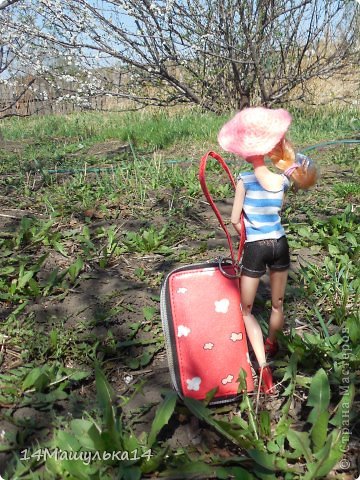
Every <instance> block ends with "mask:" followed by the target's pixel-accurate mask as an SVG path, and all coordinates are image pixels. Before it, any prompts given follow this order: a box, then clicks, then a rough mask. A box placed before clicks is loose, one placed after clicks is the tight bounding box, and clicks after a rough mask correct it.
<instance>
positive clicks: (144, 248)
mask: <svg viewBox="0 0 360 480" xmlns="http://www.w3.org/2000/svg"><path fill="white" fill-rule="evenodd" d="M293 115H294V123H293V128H292V131H291V137H292V139H293V140H295V141H296V143H297V144H301V145H309V144H312V143H320V142H322V141H326V140H332V139H334V138H345V137H348V138H350V137H351V136H352V134H353V128H354V121H353V118H354V115H355V112H354V110H351V109H342V110H340V109H337V110H333V109H328V110H326V109H321V110H320V109H317V110H310V109H308V110H296V111H293ZM223 121H224V118H218V117H214V116H210V115H208V114H206V115H204V114H200V113H199V112H196V111H191V112H187V113H186V114H184V113H179V112H177V113H173V114H171V115H169V114H166V112H159V113H151V114H150V113H148V114H147V113H140V114H137V115H135V114H131V115H130V114H129V115H115V114H113V115H112V114H82V115H74V116H68V117H38V118H35V117H34V118H29V119H9V120H7V121H6V122H3V124H2V125H1V130H2V133H3V135H4V137H5V138H6V140H8V141H12V142H20V143H21V142H22V143H23V144H24V145H23V146H24V148H23V149H22V150H21V151H20V150H19V151H16V149H17V147H18V144H17V143H16V145H15V144H9V145H5V147H4V148H3V149H0V158H1V163H2V175H1V176H0V189H1V192H0V194H1V198H2V203H3V212H4V213H3V215H4V216H3V217H0V220H1V221H2V222H3V225H2V229H1V233H0V246H1V250H0V302H1V303H0V307H1V311H0V314H1V317H0V318H1V320H0V369H1V370H0V475H2V476H4V478H6V479H8V478H19V479H20V478H21V479H32V480H34V479H44V480H48V479H49V480H50V479H54V478H56V479H57V478H59V479H63V478H73V479H88V478H94V479H96V478H101V479H111V478H123V479H125V480H126V479H130V478H131V479H140V478H152V477H154V476H156V475H161V476H163V477H164V478H169V479H171V478H174V479H175V478H180V477H181V478H194V475H196V478H244V479H247V478H249V479H252V478H254V479H265V478H278V477H279V478H286V479H287V480H298V479H300V478H301V479H303V478H305V479H313V478H314V479H315V478H325V477H326V475H327V473H328V472H329V471H331V470H332V471H333V473H334V475H335V474H336V475H337V477H336V478H344V479H345V478H346V477H345V475H347V473H351V474H354V475H355V474H356V472H355V470H354V469H351V467H350V466H348V467H344V468H342V467H341V466H339V462H340V459H343V461H344V462H345V463H342V464H341V465H343V466H344V465H347V463H346V462H347V461H348V460H349V459H351V455H352V454H353V451H352V450H351V449H352V448H353V447H352V446H351V445H349V444H348V441H349V435H348V434H347V430H346V428H349V430H351V431H352V435H353V443H352V445H354V444H356V445H358V443H359V436H360V434H359V424H358V420H357V416H358V412H357V410H356V408H357V404H354V405H353V406H352V404H353V397H354V388H355V386H358V377H357V375H356V373H357V371H358V369H359V364H360V363H359V358H360V351H359V331H360V325H359V311H358V304H359V291H360V282H359V217H358V213H357V211H356V208H355V205H356V204H357V203H358V199H359V188H358V187H357V186H358V184H359V182H358V175H359V171H358V170H357V169H356V168H353V166H354V164H355V162H356V159H357V158H358V154H359V147H358V146H356V144H354V145H346V146H343V145H340V144H338V145H333V146H332V147H330V148H327V149H318V150H314V151H313V152H312V156H313V157H314V158H315V159H316V160H317V162H318V164H319V165H320V168H321V171H322V175H321V177H320V181H319V184H318V185H317V186H316V187H315V188H314V189H313V190H311V191H310V192H299V193H297V194H295V193H294V192H290V193H289V195H288V198H287V200H286V204H285V207H284V214H283V223H284V224H285V228H286V230H287V235H288V238H289V243H290V246H291V251H292V254H293V255H294V258H293V260H295V258H297V259H298V263H295V265H297V268H295V269H294V270H293V271H292V272H291V275H290V279H289V285H288V291H287V302H286V315H287V318H288V324H287V328H286V332H285V333H286V334H285V335H283V336H281V337H280V339H279V340H280V342H281V345H282V350H281V354H280V355H278V356H277V358H276V359H275V361H274V363H273V369H274V375H275V378H276V380H277V381H278V382H279V389H280V396H279V397H278V398H277V399H273V400H271V399H265V400H264V399H262V400H261V401H260V404H258V405H257V404H256V400H255V399H254V397H253V396H251V395H247V394H245V395H243V397H242V400H241V401H240V402H239V403H237V404H234V405H229V406H225V407H218V408H212V409H210V408H209V407H208V406H207V405H206V403H201V402H195V401H191V400H189V399H186V400H185V401H184V402H180V401H179V400H178V399H177V398H176V395H175V394H174V393H173V392H172V391H171V390H169V389H168V388H167V389H165V390H164V391H163V390H162V386H161V385H162V384H161V381H162V380H163V379H164V378H165V377H166V374H164V372H162V371H161V370H160V372H159V373H158V375H159V376H158V377H156V378H157V381H156V382H155V387H152V390H151V388H150V386H151V385H152V384H153V383H154V382H152V379H153V375H156V373H157V368H158V366H157V365H158V361H159V359H161V357H162V356H163V354H164V339H163V335H162V327H161V320H160V315H159V289H160V286H161V282H162V280H163V278H164V275H166V273H167V272H169V270H171V269H172V268H173V267H174V266H176V265H178V264H183V263H193V262H198V261H205V260H209V259H211V258H213V257H214V256H216V255H218V254H219V253H222V254H223V253H224V252H223V251H221V250H222V247H218V246H216V245H217V244H216V240H217V238H216V237H217V235H216V232H217V223H216V219H215V217H210V220H209V219H208V217H207V213H208V212H209V211H208V208H207V207H206V206H204V203H203V197H202V194H201V190H200V186H199V182H198V178H197V168H198V161H199V158H200V157H201V155H202V154H203V153H204V152H205V151H206V150H207V149H209V148H214V149H216V150H219V149H218V148H217V147H216V133H217V131H218V129H219V126H220V125H221V124H222V123H223ZM107 139H119V140H121V141H124V142H128V141H129V139H130V140H131V149H128V150H126V151H124V152H122V153H118V154H116V155H115V156H113V157H112V158H111V163H112V164H113V165H114V167H116V168H113V169H110V170H101V171H97V172H91V171H89V170H88V168H89V166H91V165H102V166H104V165H108V164H109V160H108V159H107V158H106V157H105V156H104V157H101V156H98V157H94V158H89V157H88V155H87V153H86V151H87V147H89V146H90V145H93V144H96V143H97V142H100V141H105V140H107ZM15 147H16V148H15ZM74 153H76V155H75V156H74ZM226 157H227V159H228V160H230V161H233V160H234V158H233V157H232V156H229V155H226ZM174 159H175V160H181V162H175V163H172V162H171V161H172V160H174ZM54 166H57V167H68V166H71V167H74V168H79V169H80V170H79V171H75V172H73V173H72V174H71V175H67V174H62V175H52V174H50V173H49V172H47V169H48V168H53V167H54ZM85 166H86V168H84V167H85ZM238 166H239V167H241V168H244V169H245V168H246V165H239V164H238V163H237V165H236V166H235V165H233V164H232V163H231V167H232V169H233V170H234V171H235V170H236V169H237V168H238ZM208 182H209V184H210V185H211V190H212V193H213V195H214V196H215V198H217V199H218V200H221V199H224V198H226V199H228V200H229V199H230V198H231V196H232V191H231V189H230V188H229V187H228V186H227V181H226V179H225V176H222V175H221V174H220V171H219V169H218V168H217V167H216V166H214V165H209V172H208ZM212 244H215V247H213V246H212ZM270 308H271V306H270V304H269V300H268V299H267V298H263V299H262V303H261V306H259V305H257V309H258V310H259V318H260V317H261V319H262V320H263V323H266V318H267V316H268V315H267V314H268V313H269V311H270ZM260 310H261V311H260ZM149 388H150V390H147V389H149ZM149 392H150V393H149ZM143 393H144V394H145V396H144V395H143ZM139 398H140V401H139ZM352 409H354V412H353V413H350V410H352ZM279 414H280V415H279ZM149 415H150V417H149ZM196 419H197V420H196ZM196 421H198V422H200V426H201V430H202V431H203V432H206V434H207V437H206V438H207V440H206V441H204V442H200V444H193V443H192V442H188V443H180V445H178V446H177V447H174V446H170V444H169V439H171V437H172V435H175V436H176V432H178V431H181V428H184V426H185V427H186V428H187V426H189V428H190V427H191V426H192V427H191V428H193V426H194V424H196ZM346 422H348V423H346ZM347 425H349V427H347ZM344 426H345V427H346V428H345V427H344ZM179 438H181V436H180V437H179ZM40 447H44V448H45V447H46V448H48V449H49V450H48V452H56V451H57V452H58V453H59V452H72V455H73V457H72V460H68V459H67V458H66V455H65V454H64V455H63V457H62V458H60V457H58V458H55V454H54V453H53V454H52V456H51V455H50V454H49V455H47V457H45V456H44V450H39V448H40ZM56 449H57V450H56ZM95 451H97V452H100V453H101V458H100V457H99V456H98V457H94V458H92V461H90V459H89V457H87V458H85V457H84V455H86V454H89V452H92V453H94V452H95ZM120 451H121V452H124V453H123V458H119V457H118V456H117V455H118V454H117V452H120ZM100 453H99V454H98V455H100ZM2 461H3V463H4V462H5V464H4V465H6V471H5V467H2V464H1V462H2Z"/></svg>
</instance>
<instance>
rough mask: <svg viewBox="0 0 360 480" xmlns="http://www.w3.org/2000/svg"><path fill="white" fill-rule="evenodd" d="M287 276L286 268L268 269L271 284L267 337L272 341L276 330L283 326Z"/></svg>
mask: <svg viewBox="0 0 360 480" xmlns="http://www.w3.org/2000/svg"><path fill="white" fill-rule="evenodd" d="M287 278H288V270H285V271H282V272H279V271H276V270H270V285H271V303H272V308H271V316H270V322H269V339H270V340H271V341H274V340H275V338H276V332H278V331H280V330H282V328H283V326H284V311H283V306H284V295H285V288H286V283H287Z"/></svg>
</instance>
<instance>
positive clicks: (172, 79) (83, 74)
mask: <svg viewBox="0 0 360 480" xmlns="http://www.w3.org/2000/svg"><path fill="white" fill-rule="evenodd" d="M358 13H359V6H358V5H357V3H356V2H354V1H350V0H348V1H345V0H342V1H341V0H277V1H275V0H223V1H221V2H218V1H216V0H171V1H170V0H157V1H149V0H127V1H123V0H103V1H100V0H91V1H86V0H63V1H59V0H39V1H35V0H23V1H22V0H18V1H3V2H0V21H1V24H2V30H1V33H0V52H1V53H0V55H1V56H0V78H2V80H0V82H1V81H2V82H8V81H9V79H10V78H11V79H12V80H13V81H19V79H20V78H21V79H24V78H26V76H27V75H33V76H40V77H41V78H43V79H44V81H46V82H48V84H49V86H50V87H51V89H52V95H53V96H55V97H56V98H58V99H62V100H65V99H67V100H69V99H70V100H71V101H77V102H83V104H84V105H90V103H91V102H90V100H91V99H93V98H94V97H96V96H102V95H108V96H110V97H111V98H113V99H119V100H121V101H122V102H127V103H123V105H125V106H126V108H129V106H130V105H131V106H132V107H133V108H141V107H143V106H145V105H159V106H168V105H175V104H181V103H183V104H197V105H200V106H201V107H202V108H204V109H207V110H212V111H215V112H221V111H223V110H226V109H229V108H237V109H239V108H243V107H245V106H248V105H249V104H251V103H254V102H256V103H261V104H264V105H268V106H270V105H276V104H280V103H283V102H284V101H289V99H290V98H291V99H293V100H295V99H297V100H299V99H300V100H301V99H302V98H304V93H305V91H306V87H307V82H308V81H309V80H311V79H314V78H319V77H320V78H328V77H331V76H332V75H334V74H335V73H336V72H345V73H346V72H349V71H351V66H352V65H357V63H358V60H359V44H358V40H357V31H358V27H359V16H358ZM26 85H27V84H26V82H24V88H26Z"/></svg>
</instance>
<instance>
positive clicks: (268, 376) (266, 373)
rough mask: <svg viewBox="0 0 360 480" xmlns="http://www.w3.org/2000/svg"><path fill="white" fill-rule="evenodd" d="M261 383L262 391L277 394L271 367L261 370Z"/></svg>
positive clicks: (267, 366)
mask: <svg viewBox="0 0 360 480" xmlns="http://www.w3.org/2000/svg"><path fill="white" fill-rule="evenodd" d="M260 381H261V391H262V392H264V393H265V394H268V395H271V394H274V393H275V387H274V384H273V378H272V373H271V369H270V367H269V365H265V366H264V367H260V368H259V382H260Z"/></svg>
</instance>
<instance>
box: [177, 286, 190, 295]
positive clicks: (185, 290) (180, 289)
mask: <svg viewBox="0 0 360 480" xmlns="http://www.w3.org/2000/svg"><path fill="white" fill-rule="evenodd" d="M187 291H188V290H187V288H185V287H180V288H178V289H177V293H182V294H184V293H186V292H187Z"/></svg>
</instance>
